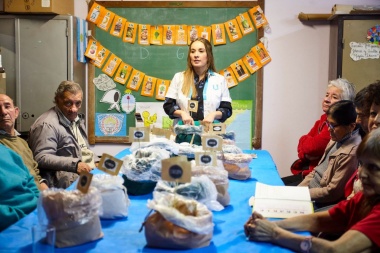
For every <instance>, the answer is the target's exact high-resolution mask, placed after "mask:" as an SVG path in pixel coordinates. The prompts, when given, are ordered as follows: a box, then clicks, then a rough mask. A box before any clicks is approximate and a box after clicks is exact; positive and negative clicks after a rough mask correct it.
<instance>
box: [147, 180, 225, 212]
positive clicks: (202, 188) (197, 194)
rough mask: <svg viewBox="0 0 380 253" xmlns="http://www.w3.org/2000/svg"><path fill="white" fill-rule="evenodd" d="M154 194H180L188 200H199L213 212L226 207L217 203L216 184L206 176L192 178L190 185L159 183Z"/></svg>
mask: <svg viewBox="0 0 380 253" xmlns="http://www.w3.org/2000/svg"><path fill="white" fill-rule="evenodd" d="M154 192H162V193H163V194H165V193H167V194H173V193H176V194H179V195H182V196H184V197H186V198H190V199H194V200H197V201H199V202H201V203H203V204H205V205H206V206H207V208H208V209H209V210H211V211H220V210H223V209H224V207H223V206H222V205H221V204H220V203H219V202H218V201H217V196H218V192H217V190H216V186H215V184H214V183H213V182H212V181H211V180H210V179H209V178H208V177H207V176H205V175H202V176H199V177H192V178H191V182H190V183H185V184H179V185H176V183H172V182H166V181H162V180H160V181H158V182H157V185H156V188H155V189H154Z"/></svg>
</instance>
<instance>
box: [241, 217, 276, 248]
mask: <svg viewBox="0 0 380 253" xmlns="http://www.w3.org/2000/svg"><path fill="white" fill-rule="evenodd" d="M276 227H277V225H276V224H275V223H273V222H270V221H268V220H267V219H265V218H264V217H263V216H262V215H261V214H259V213H256V212H254V213H253V214H252V215H251V217H249V219H248V221H247V222H246V223H245V224H244V233H245V235H246V236H247V237H248V240H250V241H263V242H267V241H273V239H274V238H275V236H276V233H275V231H274V230H275V228H276Z"/></svg>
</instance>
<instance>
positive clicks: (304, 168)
mask: <svg viewBox="0 0 380 253" xmlns="http://www.w3.org/2000/svg"><path fill="white" fill-rule="evenodd" d="M354 97H355V88H354V85H353V84H352V83H350V82H349V81H347V80H346V79H342V78H338V79H336V80H331V81H330V82H329V84H328V85H327V90H326V95H325V97H324V98H323V100H322V111H323V114H322V116H321V118H320V119H319V120H317V121H316V122H315V124H314V126H313V127H312V128H311V129H310V131H309V133H307V134H305V135H303V136H301V138H300V139H299V141H298V146H297V152H298V158H299V159H298V160H296V161H295V162H294V163H293V164H292V166H291V168H290V169H291V172H292V173H293V175H298V176H299V177H289V178H287V179H284V182H285V184H286V185H297V184H298V183H299V182H301V181H302V178H304V177H305V176H306V175H307V174H309V173H310V172H311V171H312V170H313V169H314V167H315V166H316V165H317V164H318V162H319V160H320V159H321V157H322V155H323V152H324V150H325V148H326V146H327V144H328V143H329V141H330V134H329V131H328V127H327V125H326V123H325V122H326V118H327V116H326V112H327V110H328V109H329V107H330V106H331V105H333V104H334V103H335V102H337V101H340V100H352V101H353V100H354ZM297 180H298V183H297ZM293 181H295V182H294V183H292V182H293Z"/></svg>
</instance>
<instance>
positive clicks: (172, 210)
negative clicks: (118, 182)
mask: <svg viewBox="0 0 380 253" xmlns="http://www.w3.org/2000/svg"><path fill="white" fill-rule="evenodd" d="M147 206H148V208H150V209H153V210H155V211H157V212H159V213H160V214H161V215H162V216H163V217H164V218H165V219H166V220H168V221H170V222H172V223H173V224H175V225H177V226H180V227H182V228H185V229H186V230H189V231H191V232H194V233H197V234H210V233H212V232H213V230H214V224H213V223H212V213H211V211H210V210H208V208H207V207H206V206H205V205H204V204H202V203H200V202H198V201H196V200H194V199H187V198H185V197H182V196H180V195H174V194H163V193H160V192H154V194H153V200H148V204H147Z"/></svg>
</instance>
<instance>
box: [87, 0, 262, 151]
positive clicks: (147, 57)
mask: <svg viewBox="0 0 380 253" xmlns="http://www.w3.org/2000/svg"><path fill="white" fill-rule="evenodd" d="M97 3H98V4H101V5H103V6H104V7H106V8H107V10H110V11H112V12H114V13H115V14H117V15H119V16H122V17H124V18H126V19H127V20H128V21H131V22H134V23H138V24H150V25H166V24H186V25H202V26H211V25H212V24H216V23H224V22H226V21H228V20H230V19H234V18H235V17H236V16H238V15H239V14H240V13H244V12H247V11H248V10H249V9H250V8H252V7H254V6H256V5H259V4H260V6H261V8H263V7H264V6H263V4H264V3H263V2H236V3H239V4H236V5H232V6H231V2H220V1H219V2H203V3H200V2H150V4H149V5H147V4H146V3H144V2H117V4H115V3H113V2H107V1H104V2H99V1H97ZM123 3H124V4H123ZM173 3H175V4H173ZM154 4H155V5H154ZM91 28H92V31H93V36H94V38H95V39H96V40H98V41H99V42H100V43H101V44H102V45H103V46H104V47H105V48H107V49H108V50H110V51H111V52H112V53H114V54H115V55H117V56H118V57H120V58H121V59H122V60H123V62H126V63H127V64H129V65H131V66H132V67H133V68H135V69H138V70H139V71H142V72H144V73H145V74H146V75H149V76H153V77H157V78H160V79H165V80H171V79H172V78H173V76H174V74H175V73H176V72H179V71H183V70H185V68H186V60H187V52H188V46H169V45H162V46H158V45H150V46H144V45H139V44H138V43H137V41H136V43H135V44H131V43H126V42H123V40H122V39H121V38H118V37H114V36H112V35H111V34H110V33H109V32H108V31H107V32H106V31H103V30H101V29H99V28H98V27H95V26H92V27H90V29H91ZM260 32H261V30H257V29H256V30H255V32H253V33H250V34H248V35H246V36H243V38H242V39H240V40H238V41H236V42H233V43H231V42H230V41H229V40H228V39H227V44H226V45H219V46H213V52H214V58H215V65H216V68H217V70H218V71H219V70H222V69H224V68H226V67H228V66H229V65H230V64H231V63H233V62H235V61H237V60H238V59H240V58H242V57H243V56H244V55H245V54H247V53H248V52H249V50H250V49H251V48H252V47H253V46H254V45H256V44H257V43H258V37H259V36H260V34H259V33H260ZM102 73H103V72H102V70H101V69H99V68H96V67H93V66H92V67H91V69H90V70H89V83H90V84H91V83H92V80H93V78H94V77H97V76H99V75H100V74H102ZM260 75H262V69H261V70H259V71H258V72H256V73H254V74H253V75H250V77H249V78H247V79H246V80H244V81H243V82H240V83H239V85H238V86H235V87H233V88H231V89H230V94H231V97H232V99H233V100H252V101H253V103H252V104H253V108H252V119H253V126H254V127H253V133H252V136H253V139H254V140H253V146H254V147H255V148H260V146H261V111H262V105H261V104H262V97H261V94H262V83H261V81H262V78H261V77H260ZM90 87H92V88H90ZM117 89H119V90H120V92H121V94H124V90H125V86H123V85H120V84H118V85H117ZM140 92H141V88H140V90H139V91H133V92H132V95H133V96H134V97H135V98H136V101H138V102H157V101H158V100H156V99H155V98H154V97H145V96H141V95H140ZM103 95H104V91H100V90H98V89H94V88H93V85H89V97H91V98H92V99H90V101H89V109H90V111H89V123H90V125H89V140H90V143H92V144H93V143H95V142H114V143H123V142H128V138H127V137H104V136H103V137H100V136H96V135H95V131H94V127H93V126H91V125H92V124H95V120H94V119H93V118H94V117H95V114H96V113H107V112H109V111H108V108H109V104H105V103H100V102H99V101H100V99H101V98H102V96H103ZM114 112H116V111H112V113H114ZM91 117H92V118H91ZM134 120H135V119H134V117H133V115H132V114H130V115H128V117H127V129H128V127H133V126H134V125H135V123H134V122H135V121H134ZM127 131H128V130H127Z"/></svg>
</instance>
